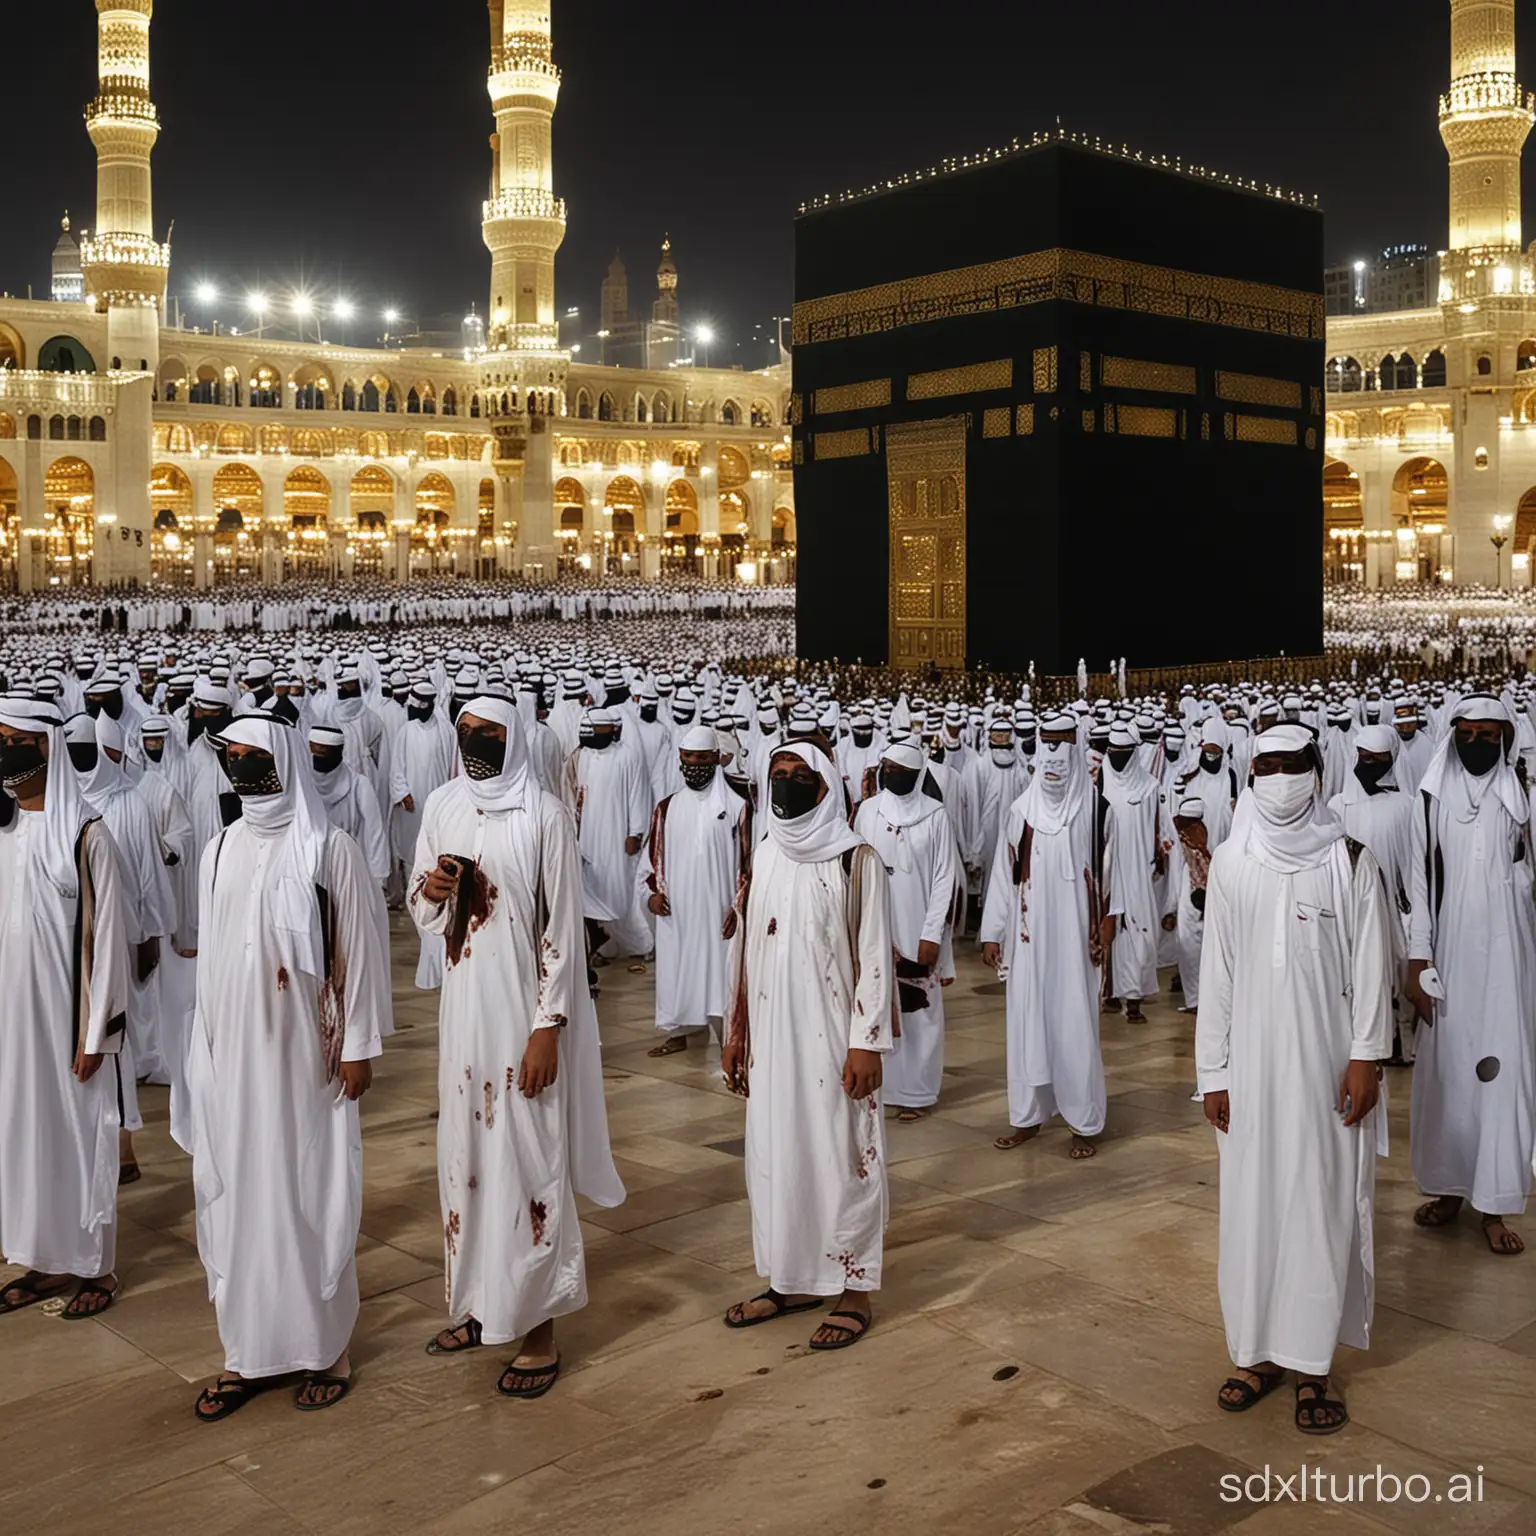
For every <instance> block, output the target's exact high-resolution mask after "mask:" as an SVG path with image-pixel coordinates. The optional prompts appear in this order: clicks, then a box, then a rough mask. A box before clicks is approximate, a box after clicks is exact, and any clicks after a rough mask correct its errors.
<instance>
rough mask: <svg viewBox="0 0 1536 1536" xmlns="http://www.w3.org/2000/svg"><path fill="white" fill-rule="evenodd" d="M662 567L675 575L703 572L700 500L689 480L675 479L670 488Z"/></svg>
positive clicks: (668, 490) (664, 529)
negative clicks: (700, 540) (701, 561)
mask: <svg viewBox="0 0 1536 1536" xmlns="http://www.w3.org/2000/svg"><path fill="white" fill-rule="evenodd" d="M661 568H662V570H663V571H664V572H665V573H666V574H668V575H672V576H695V575H697V574H698V573H699V498H698V493H697V492H696V491H695V490H694V488H693V487H692V486H691V485H690V484H689V483H688V482H687V481H686V480H674V481H673V482H672V483H671V485H669V486H668V487H667V504H666V521H665V524H664V527H663V531H662V551H661Z"/></svg>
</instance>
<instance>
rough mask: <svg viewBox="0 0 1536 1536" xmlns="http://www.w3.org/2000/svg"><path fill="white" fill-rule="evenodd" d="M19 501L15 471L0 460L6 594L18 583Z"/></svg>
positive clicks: (0, 545)
mask: <svg viewBox="0 0 1536 1536" xmlns="http://www.w3.org/2000/svg"><path fill="white" fill-rule="evenodd" d="M20 501H21V489H20V487H19V486H18V484H17V482H16V471H15V470H14V469H12V468H11V465H10V463H9V462H8V461H7V460H5V459H0V573H3V585H4V589H5V590H6V591H7V592H14V591H15V590H16V588H17V586H18V585H19V583H20V574H19V573H20V562H21V519H20V518H19V517H18V515H17V508H18V506H19V504H20Z"/></svg>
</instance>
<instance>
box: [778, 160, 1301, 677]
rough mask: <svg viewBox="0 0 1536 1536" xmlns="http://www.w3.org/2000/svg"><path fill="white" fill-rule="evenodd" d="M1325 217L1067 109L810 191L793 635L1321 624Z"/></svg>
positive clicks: (1255, 645) (1153, 658) (970, 639)
mask: <svg viewBox="0 0 1536 1536" xmlns="http://www.w3.org/2000/svg"><path fill="white" fill-rule="evenodd" d="M1322 224H1323V221H1322V215H1321V213H1319V212H1318V211H1317V209H1316V208H1315V207H1314V206H1311V205H1309V204H1308V203H1307V202H1306V201H1305V200H1301V199H1295V198H1292V197H1290V196H1287V195H1284V194H1276V193H1272V192H1268V191H1259V190H1251V189H1249V188H1247V187H1243V188H1239V187H1238V186H1237V185H1235V184H1229V183H1227V182H1225V181H1223V180H1217V179H1214V178H1212V177H1211V176H1210V175H1209V174H1206V173H1200V174H1194V173H1186V172H1184V171H1182V170H1176V169H1173V168H1166V169H1165V168H1164V167H1163V166H1162V165H1152V164H1148V163H1145V162H1143V161H1141V160H1139V159H1138V158H1136V157H1133V156H1130V155H1127V154H1124V153H1105V152H1103V151H1101V150H1099V149H1098V148H1095V147H1091V146H1088V145H1086V144H1083V143H1074V142H1071V141H1068V140H1066V139H1063V138H1057V137H1054V136H1053V137H1051V138H1050V139H1049V140H1048V141H1047V142H1044V143H1041V144H1038V145H1035V146H1032V147H1028V148H1024V149H1020V150H1016V151H1013V152H1010V153H1007V154H1002V155H998V156H996V157H992V158H988V159H986V160H985V162H984V163H980V164H975V165H970V166H961V167H958V168H956V169H954V170H952V171H948V172H944V171H940V172H936V173H924V174H923V175H922V176H921V177H920V178H907V179H905V180H904V182H903V183H902V184H900V185H894V186H891V187H889V188H888V189H886V190H882V191H877V192H874V193H872V194H868V195H860V196H850V197H848V198H845V199H842V200H838V201H836V202H832V203H830V204H828V205H827V206H824V207H821V206H816V207H812V208H810V209H807V210H803V211H802V213H801V215H800V217H799V219H798V220H797V223H796V226H795V232H796V239H795V306H794V321H793V338H794V349H793V370H794V384H793V397H792V400H791V416H792V425H793V444H794V446H793V454H794V477H795V506H796V513H797V515H796V524H797V529H798V551H797V553H798V574H797V581H798V588H799V591H798V596H797V620H798V650H799V654H800V656H801V657H802V658H804V659H807V660H815V661H826V660H830V659H832V658H834V657H835V658H840V659H842V660H844V661H852V660H854V659H860V660H862V661H863V662H865V663H866V664H870V663H878V662H881V661H884V662H886V663H888V664H889V665H891V666H895V667H902V668H920V669H929V668H932V667H939V668H958V667H962V666H968V667H973V668H985V669H988V670H999V671H1024V670H1026V669H1027V668H1028V667H1029V665H1030V663H1031V662H1033V663H1034V665H1035V667H1036V668H1037V670H1039V671H1040V672H1042V673H1046V674H1052V673H1055V674H1060V673H1067V672H1071V671H1073V670H1074V669H1075V668H1076V666H1077V663H1078V659H1079V658H1080V657H1083V658H1087V659H1088V661H1089V665H1090V667H1091V668H1093V669H1094V670H1098V669H1100V668H1102V667H1104V666H1105V665H1106V664H1107V663H1108V662H1109V660H1110V658H1111V657H1119V656H1125V657H1126V658H1128V660H1129V663H1130V665H1131V666H1133V667H1136V666H1150V667H1156V666H1177V665H1181V664H1186V663H1194V662H1210V661H1219V660H1226V659H1241V658H1258V657H1272V656H1278V655H1280V654H1282V653H1284V654H1287V655H1315V654H1317V653H1318V652H1320V651H1321V650H1322V553H1321V551H1322V519H1323V510H1322V496H1321V486H1322V468H1323V455H1322V435H1323V390H1322V385H1323V365H1324V318H1323V316H1324V309H1323V285H1322V272H1323V229H1322Z"/></svg>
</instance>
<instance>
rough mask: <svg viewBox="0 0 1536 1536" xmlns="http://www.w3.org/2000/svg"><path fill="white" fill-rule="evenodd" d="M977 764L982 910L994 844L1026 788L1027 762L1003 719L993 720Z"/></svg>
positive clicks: (993, 856)
mask: <svg viewBox="0 0 1536 1536" xmlns="http://www.w3.org/2000/svg"><path fill="white" fill-rule="evenodd" d="M980 763H981V809H980V816H979V819H978V822H977V828H978V832H979V834H980V838H981V844H980V853H981V867H982V884H981V902H980V906H981V908H982V910H985V908H986V904H987V886H988V885H989V884H990V883H991V879H992V863H993V860H994V858H995V857H996V855H997V840H998V838H999V837H1001V836H1002V831H1003V817H1004V815H1005V814H1006V813H1007V810H1008V807H1009V806H1010V805H1012V804H1013V802H1014V801H1015V800H1017V799H1018V798H1019V796H1020V795H1022V794H1023V793H1024V791H1025V790H1026V789H1028V788H1029V759H1028V758H1026V757H1025V756H1024V754H1023V753H1022V752H1021V751H1020V750H1019V747H1018V744H1017V742H1016V741H1015V739H1014V728H1013V724H1012V722H1011V721H1010V720H1008V718H1007V717H1006V716H1004V715H997V716H995V717H994V718H993V720H992V724H991V726H990V727H989V728H988V731H987V750H986V752H985V753H984V754H981V755H980Z"/></svg>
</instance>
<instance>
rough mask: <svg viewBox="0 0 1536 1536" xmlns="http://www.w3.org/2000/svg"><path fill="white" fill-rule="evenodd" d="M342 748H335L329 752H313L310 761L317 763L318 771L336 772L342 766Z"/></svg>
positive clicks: (316, 770)
mask: <svg viewBox="0 0 1536 1536" xmlns="http://www.w3.org/2000/svg"><path fill="white" fill-rule="evenodd" d="M342 755H343V753H342V749H341V748H333V749H332V750H331V751H329V752H311V753H310V761H311V762H313V763H314V765H315V772H316V773H335V772H336V770H337V769H338V768H340V767H341V759H342Z"/></svg>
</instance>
